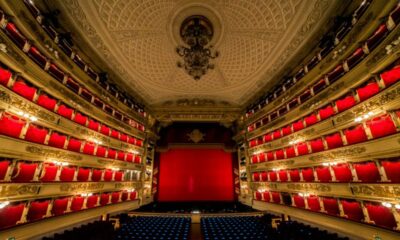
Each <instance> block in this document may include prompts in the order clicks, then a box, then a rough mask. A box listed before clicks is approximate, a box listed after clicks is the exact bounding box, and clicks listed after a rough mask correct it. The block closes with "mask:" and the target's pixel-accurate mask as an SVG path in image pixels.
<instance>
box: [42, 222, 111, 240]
mask: <svg viewBox="0 0 400 240" xmlns="http://www.w3.org/2000/svg"><path fill="white" fill-rule="evenodd" d="M113 238H114V226H113V225H112V223H111V222H109V221H95V222H92V223H88V224H85V225H82V226H80V227H79V228H77V227H75V228H73V229H71V230H65V231H64V232H63V233H56V234H54V236H53V237H44V238H43V239H42V240H75V239H86V240H109V239H113Z"/></svg>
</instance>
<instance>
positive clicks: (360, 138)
mask: <svg viewBox="0 0 400 240" xmlns="http://www.w3.org/2000/svg"><path fill="white" fill-rule="evenodd" d="M344 135H345V136H346V139H347V144H348V145H351V144H355V143H360V142H365V141H367V140H368V137H367V134H366V133H365V130H364V127H363V125H362V124H360V125H357V126H354V127H352V128H348V129H346V130H344Z"/></svg>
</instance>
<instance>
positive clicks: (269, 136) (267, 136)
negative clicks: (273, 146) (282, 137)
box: [264, 133, 272, 142]
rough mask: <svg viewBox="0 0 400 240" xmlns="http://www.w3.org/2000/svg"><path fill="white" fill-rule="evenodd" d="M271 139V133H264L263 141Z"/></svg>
mask: <svg viewBox="0 0 400 240" xmlns="http://www.w3.org/2000/svg"><path fill="white" fill-rule="evenodd" d="M270 141H272V133H268V134H265V135H264V142H270Z"/></svg>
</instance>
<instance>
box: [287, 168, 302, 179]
mask: <svg viewBox="0 0 400 240" xmlns="http://www.w3.org/2000/svg"><path fill="white" fill-rule="evenodd" d="M289 174H290V181H292V182H300V172H299V170H298V169H293V170H289Z"/></svg>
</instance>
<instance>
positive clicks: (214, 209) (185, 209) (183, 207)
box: [135, 202, 256, 213]
mask: <svg viewBox="0 0 400 240" xmlns="http://www.w3.org/2000/svg"><path fill="white" fill-rule="evenodd" d="M252 211H256V210H254V209H253V208H251V207H249V206H247V205H244V204H242V203H240V202H153V203H150V204H147V205H144V206H141V207H140V208H139V209H136V210H135V212H158V213H192V212H199V213H236V212H252Z"/></svg>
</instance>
